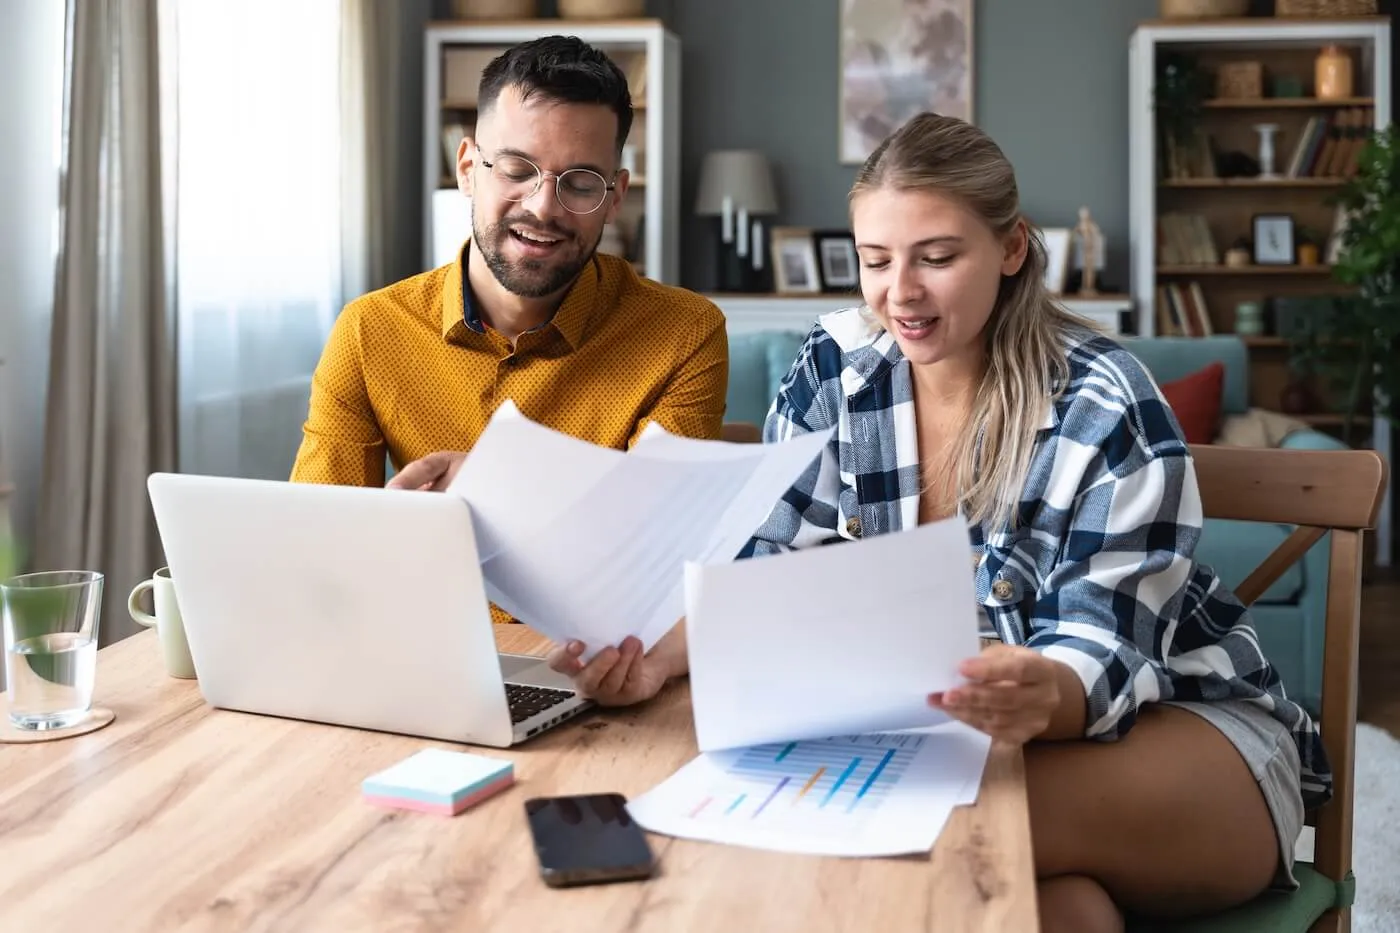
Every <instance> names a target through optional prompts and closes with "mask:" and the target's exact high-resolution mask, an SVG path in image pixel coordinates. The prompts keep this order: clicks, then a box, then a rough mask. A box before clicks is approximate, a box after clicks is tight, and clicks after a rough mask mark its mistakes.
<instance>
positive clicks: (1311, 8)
mask: <svg viewBox="0 0 1400 933" xmlns="http://www.w3.org/2000/svg"><path fill="white" fill-rule="evenodd" d="M1274 15H1275V16H1296V17H1302V18H1305V19H1331V18H1332V17H1336V16H1374V15H1376V0H1274Z"/></svg>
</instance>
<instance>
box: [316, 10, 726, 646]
mask: <svg viewBox="0 0 1400 933" xmlns="http://www.w3.org/2000/svg"><path fill="white" fill-rule="evenodd" d="M631 125H632V102H631V96H630V94H629V92H628V88H627V80H626V78H625V77H624V75H623V73H622V72H621V70H620V69H619V68H618V67H617V66H616V65H615V64H614V63H613V62H612V61H611V60H609V59H608V58H607V56H606V55H604V54H603V53H601V52H599V51H597V50H596V49H594V48H591V47H590V46H588V45H587V44H585V43H583V42H581V41H579V40H578V39H575V38H566V37H562V36H551V37H546V38H542V39H537V40H533V41H530V42H526V43H523V44H521V45H518V46H515V47H514V48H512V49H509V50H507V51H506V52H505V53H504V54H502V55H501V56H500V57H499V58H497V59H495V60H494V61H492V62H491V63H490V65H488V66H487V68H486V70H485V71H484V72H483V74H482V78H481V86H480V93H479V100H478V122H477V126H476V137H475V138H474V139H472V138H468V139H464V140H462V142H461V144H460V145H459V146H458V149H457V186H458V188H459V189H460V190H461V192H462V194H463V195H464V196H466V197H468V198H470V199H471V202H472V235H471V238H470V239H469V240H468V241H467V243H466V245H465V246H464V247H463V249H462V251H461V252H460V253H459V255H458V258H457V259H456V261H454V262H453V263H451V264H449V265H446V266H442V267H440V268H437V269H433V270H431V271H429V272H425V273H422V274H421V275H416V276H413V277H412V278H409V279H405V280H403V281H401V282H397V283H395V284H393V285H390V286H388V287H387V288H384V289H381V290H379V291H376V292H372V293H370V294H368V295H365V296H363V297H361V298H358V299H356V300H355V301H352V302H350V303H349V304H348V305H347V306H346V307H345V309H344V311H343V312H342V313H341V315H340V316H339V318H338V319H337V320H336V323H335V326H334V328H333V329H332V332H331V335H330V339H329V341H328V342H327V345H326V348H325V351H324V353H323V355H322V357H321V360H320V363H319V365H318V366H317V369H316V373H315V376H314V378H313V381H312V389H311V405H310V414H309V417H308V418H307V421H306V424H305V427H304V431H303V433H304V438H303V441H302V445H301V449H300V450H299V451H298V453H297V458H296V464H295V466H294V467H293V470H292V480H293V481H299V482H319V483H340V484H346V485H364V486H371V485H373V486H378V485H383V484H384V475H385V464H384V461H385V455H386V453H387V455H388V457H389V459H390V460H391V461H392V462H393V464H394V465H395V467H396V468H397V469H398V470H399V472H398V473H397V475H396V476H394V478H393V480H392V481H391V482H390V483H389V485H390V486H396V487H402V488H409V489H443V488H445V487H446V486H447V484H448V483H449V482H450V481H451V479H452V477H453V475H454V474H455V472H456V470H457V468H458V467H459V466H460V464H461V462H462V460H463V459H465V457H466V453H465V452H466V451H468V450H470V448H471V447H472V445H473V444H474V443H475V442H476V440H477V438H478V437H479V436H480V434H481V432H482V430H483V429H484V428H485V426H486V423H487V422H488V421H489V419H490V417H491V414H492V412H494V411H495V410H496V408H497V406H499V405H500V404H501V403H502V402H503V401H505V400H506V399H513V400H514V401H515V403H516V405H517V406H518V407H519V408H520V410H521V412H522V413H523V414H524V415H525V416H526V417H528V418H530V419H532V420H534V421H537V422H539V423H542V424H545V425H548V426H549V427H552V428H554V429H556V430H559V431H562V432H565V433H568V434H572V435H574V436H576V437H579V438H582V439H584V440H587V441H591V442H593V443H596V444H601V445H604V446H608V447H613V448H617V449H624V448H626V447H627V446H630V445H631V444H632V443H633V442H634V441H635V440H636V439H637V438H638V437H640V435H641V432H642V430H643V428H644V427H645V426H646V423H647V422H648V421H654V422H656V423H657V424H659V425H661V426H662V427H664V428H665V429H666V430H668V431H670V432H672V433H674V434H680V435H684V436H689V437H700V438H716V437H719V433H720V423H721V421H722V419H723V415H724V404H725V393H726V388H727V384H728V378H729V356H728V341H727V338H726V334H725V327H724V317H723V315H722V313H721V312H720V311H719V309H718V308H716V307H715V306H714V305H713V304H712V303H711V302H709V301H707V300H705V299H704V298H702V297H701V296H699V295H696V294H694V293H692V292H689V291H686V290H684V289H680V288H674V287H670V286H664V285H661V284H659V283H656V282H653V281H650V280H645V279H642V278H640V277H638V276H637V275H636V273H635V272H634V271H633V269H632V267H631V266H630V265H629V264H628V263H627V262H625V261H624V260H622V259H621V258H618V257H614V256H608V255H603V254H598V253H597V247H598V243H599V240H600V239H601V238H602V234H603V228H604V225H605V224H607V223H610V222H612V221H613V220H614V219H615V218H616V217H617V215H618V211H619V208H620V207H621V204H622V200H623V198H624V196H625V195H626V193H627V184H628V175H627V172H626V171H625V170H623V169H621V168H620V162H621V157H622V146H623V144H624V143H625V142H626V140H627V136H628V132H629V131H630V129H631ZM497 618H498V619H503V618H505V617H504V615H503V614H498V615H497Z"/></svg>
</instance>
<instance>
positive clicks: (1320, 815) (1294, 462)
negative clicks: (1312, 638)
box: [1191, 446, 1388, 882]
mask: <svg viewBox="0 0 1400 933" xmlns="http://www.w3.org/2000/svg"><path fill="white" fill-rule="evenodd" d="M1191 454H1192V457H1193V458H1194V459H1195V463H1196V480H1197V485H1198V486H1199V488H1200V493H1201V504H1202V506H1203V509H1204V512H1205V515H1206V516H1207V517H1209V518H1233V519H1238V520H1242V521H1258V522H1275V523H1279V524H1285V525H1296V526H1297V528H1296V530H1295V531H1294V532H1293V533H1292V534H1291V535H1289V537H1287V538H1285V539H1284V541H1283V543H1282V544H1280V545H1279V546H1278V548H1277V549H1276V550H1275V551H1274V552H1273V553H1272V554H1270V555H1269V556H1268V557H1267V558H1265V559H1264V562H1263V563H1262V564H1260V565H1259V567H1258V569H1256V570H1255V571H1254V572H1253V573H1251V574H1250V575H1249V577H1247V578H1246V579H1245V581H1244V582H1243V583H1241V584H1240V585H1239V586H1238V587H1236V589H1235V593H1236V595H1237V596H1239V598H1240V600H1241V602H1243V603H1245V605H1249V604H1250V603H1252V602H1253V601H1254V600H1255V599H1257V598H1258V597H1259V595H1260V594H1261V593H1263V592H1264V591H1265V590H1267V589H1268V588H1269V586H1270V585H1271V584H1272V583H1273V582H1274V581H1275V580H1277V579H1278V578H1279V577H1280V576H1281V575H1282V574H1283V572H1284V571H1285V570H1287V569H1288V567H1289V566H1290V565H1292V564H1293V563H1294V562H1295V561H1297V560H1299V559H1300V558H1302V556H1303V554H1304V553H1305V552H1306V551H1307V550H1308V548H1310V547H1311V546H1312V545H1313V544H1315V543H1316V542H1317V541H1319V540H1321V538H1322V537H1323V535H1326V534H1328V533H1329V532H1330V533H1331V537H1332V540H1331V546H1330V557H1329V564H1328V573H1327V613H1326V622H1325V626H1326V631H1325V633H1324V635H1323V639H1324V640H1323V656H1322V707H1321V715H1320V720H1321V721H1320V722H1319V724H1318V725H1319V728H1320V730H1321V733H1322V742H1323V745H1324V746H1325V747H1326V749H1327V757H1328V760H1329V762H1330V764H1331V766H1332V777H1333V795H1332V800H1331V801H1330V802H1329V803H1328V804H1327V805H1326V806H1324V807H1321V808H1320V809H1319V810H1318V811H1317V812H1315V813H1309V814H1308V822H1309V823H1310V824H1312V825H1314V826H1316V828H1317V836H1316V845H1315V847H1314V863H1313V864H1314V867H1315V868H1316V869H1317V870H1318V871H1319V872H1321V873H1322V874H1324V875H1326V876H1327V877H1328V878H1331V879H1332V880H1333V881H1336V882H1341V881H1344V880H1345V879H1346V876H1347V874H1348V873H1349V872H1350V871H1351V841H1352V775H1353V767H1354V764H1355V761H1354V754H1355V741H1354V740H1355V735H1356V686H1357V685H1356V668H1357V654H1358V643H1359V637H1360V627H1361V625H1360V621H1361V535H1362V532H1363V531H1365V530H1366V529H1370V528H1373V527H1375V524H1376V518H1377V516H1378V515H1379V513H1380V507H1381V502H1382V499H1383V496H1384V490H1385V485H1386V480H1387V475H1388V469H1387V466H1386V462H1385V460H1384V459H1382V458H1381V457H1380V455H1379V454H1377V453H1376V452H1375V451H1372V450H1326V451H1324V450H1276V449H1270V448H1245V447H1217V446H1194V447H1192V448H1191ZM1285 686H1287V685H1286V684H1285Z"/></svg>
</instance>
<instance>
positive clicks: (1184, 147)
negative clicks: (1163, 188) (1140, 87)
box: [1153, 52, 1210, 178]
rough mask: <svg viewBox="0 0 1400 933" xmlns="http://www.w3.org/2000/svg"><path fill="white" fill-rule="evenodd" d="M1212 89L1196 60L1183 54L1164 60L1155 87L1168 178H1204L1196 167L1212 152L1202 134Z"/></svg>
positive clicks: (1159, 65)
mask: <svg viewBox="0 0 1400 933" xmlns="http://www.w3.org/2000/svg"><path fill="white" fill-rule="evenodd" d="M1209 89H1210V76H1209V75H1208V74H1207V73H1206V72H1205V71H1204V70H1203V69H1202V68H1201V67H1200V65H1199V64H1198V63H1197V62H1196V60H1195V59H1194V58H1192V57H1191V56H1189V55H1183V54H1181V53H1179V52H1174V53H1166V54H1163V55H1162V56H1161V58H1160V62H1159V64H1158V68H1157V80H1156V83H1155V84H1154V85H1153V106H1154V109H1155V110H1156V115H1157V125H1158V128H1159V131H1160V133H1159V138H1160V140H1161V145H1162V151H1161V165H1162V169H1163V174H1164V175H1165V176H1166V177H1168V178H1183V177H1190V176H1193V175H1199V174H1202V169H1203V168H1204V166H1201V165H1198V164H1196V162H1197V161H1199V159H1200V157H1201V156H1202V155H1203V152H1204V151H1205V150H1207V149H1208V147H1207V146H1206V144H1205V137H1204V136H1203V135H1202V132H1201V107H1202V104H1203V103H1204V101H1205V99H1206V95H1207V94H1208V93H1209Z"/></svg>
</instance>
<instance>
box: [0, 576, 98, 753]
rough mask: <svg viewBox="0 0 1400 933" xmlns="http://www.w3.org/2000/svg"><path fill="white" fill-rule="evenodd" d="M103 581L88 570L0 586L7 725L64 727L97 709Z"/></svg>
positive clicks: (22, 579)
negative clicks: (94, 697)
mask: <svg viewBox="0 0 1400 933" xmlns="http://www.w3.org/2000/svg"><path fill="white" fill-rule="evenodd" d="M102 580H103V578H102V574H100V573H97V572H95V571H91V570H54V571H46V572H43V573H27V574H23V575H21V576H18V577H11V578H10V579H8V580H5V581H3V582H0V617H3V623H4V630H5V675H6V680H7V682H8V690H9V695H10V711H9V712H10V722H11V723H13V724H14V725H15V727H16V728H19V729H31V730H35V731H39V730H44V729H63V728H67V727H68V726H73V725H77V724H78V723H80V722H81V721H82V720H83V718H84V717H85V716H86V715H87V713H88V710H89V709H90V708H91V707H92V690H93V685H94V683H95V681H96V675H97V624H98V617H99V615H100V614H101V610H102Z"/></svg>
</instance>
